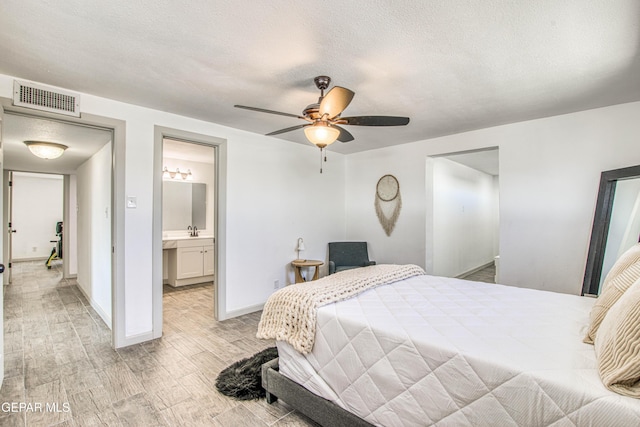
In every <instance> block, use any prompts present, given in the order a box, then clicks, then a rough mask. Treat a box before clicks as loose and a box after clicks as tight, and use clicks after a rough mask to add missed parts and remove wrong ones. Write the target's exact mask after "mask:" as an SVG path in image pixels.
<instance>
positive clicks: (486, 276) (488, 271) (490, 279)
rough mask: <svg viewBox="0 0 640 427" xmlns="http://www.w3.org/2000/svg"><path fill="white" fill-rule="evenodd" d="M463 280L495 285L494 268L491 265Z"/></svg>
mask: <svg viewBox="0 0 640 427" xmlns="http://www.w3.org/2000/svg"><path fill="white" fill-rule="evenodd" d="M464 279H465V280H473V281H474V282H486V283H496V266H495V265H493V264H491V265H490V266H487V267H485V268H483V269H482V270H478V271H476V272H474V273H472V274H470V275H468V276H465V278H464Z"/></svg>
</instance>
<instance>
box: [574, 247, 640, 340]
mask: <svg viewBox="0 0 640 427" xmlns="http://www.w3.org/2000/svg"><path fill="white" fill-rule="evenodd" d="M639 278H640V243H637V244H635V245H633V246H632V247H631V248H630V249H628V250H627V251H626V252H625V253H623V254H622V256H620V258H618V260H617V261H616V263H615V264H614V265H613V267H611V270H610V271H609V274H607V277H606V278H605V279H604V282H603V283H602V291H601V292H600V296H598V299H597V300H596V302H595V303H594V305H593V307H592V309H591V313H590V315H589V318H590V322H589V330H588V331H587V336H586V337H584V342H586V343H588V344H593V341H594V340H595V338H596V333H597V332H598V328H599V327H600V323H602V320H603V319H604V317H605V316H606V314H607V311H609V309H610V308H611V307H612V306H613V305H614V304H615V303H616V301H618V299H619V298H620V297H621V296H622V295H623V294H624V293H625V291H626V290H627V289H629V287H630V286H631V285H632V284H633V283H634V282H635V281H636V280H638V279H639Z"/></svg>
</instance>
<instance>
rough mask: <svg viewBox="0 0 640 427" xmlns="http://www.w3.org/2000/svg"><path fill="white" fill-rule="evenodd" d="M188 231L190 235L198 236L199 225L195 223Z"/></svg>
mask: <svg viewBox="0 0 640 427" xmlns="http://www.w3.org/2000/svg"><path fill="white" fill-rule="evenodd" d="M187 231H189V237H198V227H196V226H195V225H194V226H193V227H192V226H188V227H187Z"/></svg>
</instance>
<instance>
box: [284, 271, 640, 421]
mask: <svg viewBox="0 0 640 427" xmlns="http://www.w3.org/2000/svg"><path fill="white" fill-rule="evenodd" d="M593 301H594V300H593V299H590V298H586V297H578V296H572V295H564V294H557V293H551V292H543V291H536V290H530V289H521V288H514V287H509V286H502V285H494V284H485V283H479V282H469V281H464V280H458V279H450V278H442V277H433V276H417V277H413V278H410V279H406V280H403V281H401V282H397V283H394V284H391V285H385V286H380V287H378V288H375V289H371V290H369V291H367V292H365V293H363V294H360V295H359V296H357V297H354V298H352V299H349V300H346V301H342V302H339V303H335V304H330V305H327V306H325V307H322V308H320V309H319V310H318V324H317V330H316V338H315V345H314V348H313V351H312V352H311V353H310V354H308V355H306V356H303V355H301V354H300V353H298V352H296V351H295V350H293V349H292V348H291V347H290V346H289V345H288V344H286V343H284V342H278V351H279V354H280V372H281V373H283V374H284V375H285V376H287V377H289V378H291V379H293V380H294V381H296V382H298V383H300V384H302V385H304V386H305V387H306V388H308V389H309V390H311V391H313V392H314V393H316V394H318V395H320V396H322V397H324V398H326V399H329V400H331V401H333V402H335V403H336V404H338V405H339V406H341V407H343V408H345V409H347V410H349V411H350V412H353V413H355V414H356V415H358V416H360V417H361V418H364V419H365V420H367V421H368V422H370V423H372V424H374V425H382V426H413V425H419V426H424V425H432V424H437V425H442V426H466V425H468V426H483V425H486V426H508V425H519V426H551V425H553V426H565V425H567V426H570V425H578V426H637V425H640V400H636V399H632V398H628V397H623V396H619V395H617V394H615V393H613V392H610V391H609V390H607V389H606V388H605V387H604V386H603V385H602V383H601V381H600V379H599V377H598V373H597V370H596V364H595V354H594V350H593V346H592V345H589V344H584V343H583V342H582V338H583V336H584V332H585V330H586V325H587V320H588V313H589V310H590V308H591V305H592V304H593Z"/></svg>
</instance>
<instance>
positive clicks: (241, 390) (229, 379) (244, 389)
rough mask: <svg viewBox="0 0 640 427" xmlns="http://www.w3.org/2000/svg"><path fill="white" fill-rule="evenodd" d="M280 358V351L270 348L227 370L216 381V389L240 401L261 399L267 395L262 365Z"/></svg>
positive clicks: (238, 362)
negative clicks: (263, 381) (263, 383)
mask: <svg viewBox="0 0 640 427" xmlns="http://www.w3.org/2000/svg"><path fill="white" fill-rule="evenodd" d="M276 357H278V349H277V348H276V347H270V348H267V349H264V350H262V351H261V352H259V353H256V354H254V355H253V356H251V357H248V358H246V359H242V360H238V361H237V362H235V363H234V364H233V365H230V366H229V367H227V368H225V369H224V370H223V371H222V372H220V375H218V378H217V379H216V388H217V389H218V391H219V392H220V393H222V394H224V395H225V396H230V397H233V398H236V399H238V400H251V399H259V398H261V397H264V396H265V395H266V393H265V390H264V389H263V388H262V364H263V363H266V362H268V361H270V360H272V359H275V358H276Z"/></svg>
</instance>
